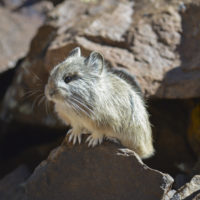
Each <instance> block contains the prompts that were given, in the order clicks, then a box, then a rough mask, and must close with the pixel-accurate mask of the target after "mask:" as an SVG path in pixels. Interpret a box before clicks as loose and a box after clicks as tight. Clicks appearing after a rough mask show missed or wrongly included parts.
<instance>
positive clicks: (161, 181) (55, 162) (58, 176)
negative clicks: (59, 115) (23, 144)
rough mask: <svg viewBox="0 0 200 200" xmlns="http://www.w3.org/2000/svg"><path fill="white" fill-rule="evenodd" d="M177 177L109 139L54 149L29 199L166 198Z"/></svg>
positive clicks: (33, 180) (28, 190) (31, 183)
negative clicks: (93, 143)
mask: <svg viewBox="0 0 200 200" xmlns="http://www.w3.org/2000/svg"><path fill="white" fill-rule="evenodd" d="M172 182H173V179H172V178H171V177H170V176H169V175H167V174H163V173H161V172H158V171H156V170H153V169H150V168H149V167H147V166H146V165H145V164H143V162H142V161H141V160H140V159H139V157H138V156H137V155H136V154H135V153H134V152H133V151H131V150H128V149H123V148H122V147H120V146H116V145H114V144H110V143H109V142H105V143H104V144H103V145H100V146H98V147H95V148H93V149H92V148H88V147H87V146H86V144H81V145H76V146H75V147H73V146H71V145H68V146H66V145H62V146H60V147H58V148H57V149H54V150H53V151H52V152H51V154H50V155H49V157H48V159H47V160H45V161H43V162H42V163H41V164H40V165H39V166H38V167H37V168H36V169H35V171H34V173H33V174H32V175H31V177H30V178H29V179H28V181H27V182H26V184H25V186H24V187H25V194H26V198H27V199H28V200H36V199H37V200H40V199H41V200H47V199H48V200H55V199H59V200H64V199H69V200H72V199H73V200H77V199H88V200H90V199H95V200H98V199H99V200H100V199H101V200H102V199H109V200H112V199H115V200H118V199H119V200H121V199H124V200H129V199H133V198H134V199H135V200H140V199H143V200H145V199H147V200H151V199H152V200H155V199H162V197H163V195H164V194H165V193H166V192H167V191H168V190H169V189H170V188H171V185H172Z"/></svg>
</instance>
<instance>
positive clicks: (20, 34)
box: [0, 7, 41, 73]
mask: <svg viewBox="0 0 200 200" xmlns="http://www.w3.org/2000/svg"><path fill="white" fill-rule="evenodd" d="M40 24H41V21H39V20H38V19H37V20H36V19H32V18H30V17H29V18H27V17H25V16H22V15H20V14H16V13H12V12H10V11H9V10H6V9H5V8H1V7H0V27H1V29H0V38H1V41H0V52H1V54H0V73H1V72H4V71H6V70H7V69H9V68H11V67H14V66H15V64H16V62H17V61H18V60H19V59H21V58H22V57H24V56H25V55H26V54H27V52H28V49H29V44H30V42H31V39H32V38H33V36H34V34H35V33H36V30H37V28H38V26H39V25H40Z"/></svg>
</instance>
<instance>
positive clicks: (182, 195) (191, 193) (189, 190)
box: [171, 175, 200, 200]
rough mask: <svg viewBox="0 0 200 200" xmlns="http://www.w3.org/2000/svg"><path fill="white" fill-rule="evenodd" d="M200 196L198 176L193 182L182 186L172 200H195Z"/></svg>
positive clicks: (199, 178) (199, 176)
mask: <svg viewBox="0 0 200 200" xmlns="http://www.w3.org/2000/svg"><path fill="white" fill-rule="evenodd" d="M199 194H200V175H196V176H194V177H193V178H192V180H191V181H190V182H189V183H187V184H185V185H184V186H182V187H181V188H180V189H179V190H177V192H176V193H175V194H174V196H173V197H172V199H171V200H195V199H198V198H199V197H198V196H199Z"/></svg>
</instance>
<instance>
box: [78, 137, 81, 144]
mask: <svg viewBox="0 0 200 200" xmlns="http://www.w3.org/2000/svg"><path fill="white" fill-rule="evenodd" d="M78 143H79V144H81V135H78Z"/></svg>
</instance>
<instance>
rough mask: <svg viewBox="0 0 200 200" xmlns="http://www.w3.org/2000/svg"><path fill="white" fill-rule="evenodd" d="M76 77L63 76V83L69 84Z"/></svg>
mask: <svg viewBox="0 0 200 200" xmlns="http://www.w3.org/2000/svg"><path fill="white" fill-rule="evenodd" d="M76 77H77V76H76V75H73V76H65V77H64V81H65V83H69V82H71V81H72V80H74V79H76Z"/></svg>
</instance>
